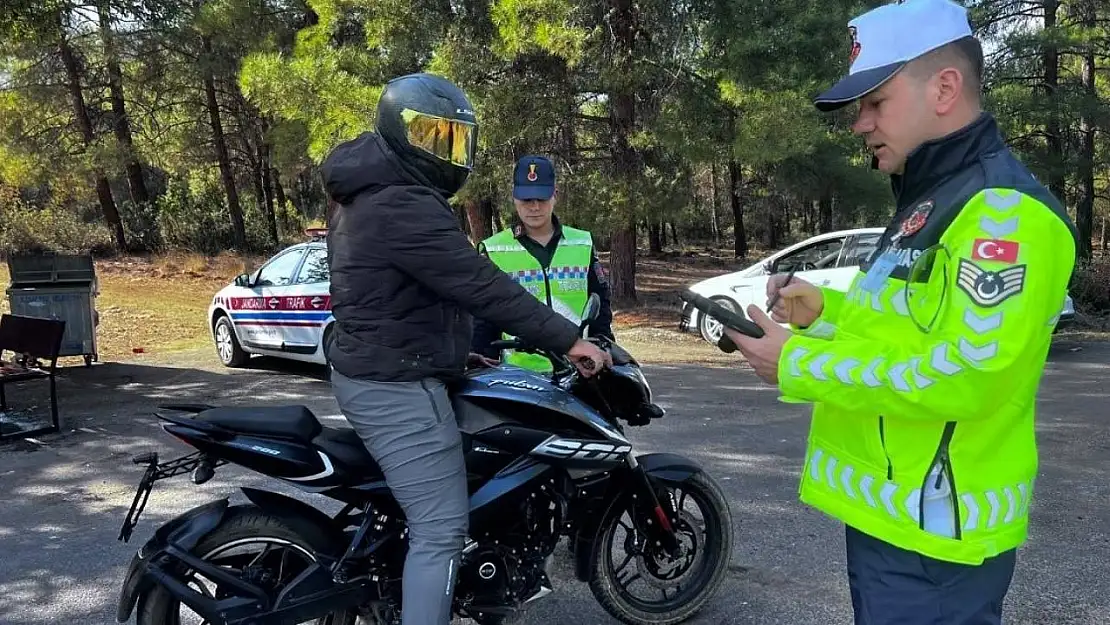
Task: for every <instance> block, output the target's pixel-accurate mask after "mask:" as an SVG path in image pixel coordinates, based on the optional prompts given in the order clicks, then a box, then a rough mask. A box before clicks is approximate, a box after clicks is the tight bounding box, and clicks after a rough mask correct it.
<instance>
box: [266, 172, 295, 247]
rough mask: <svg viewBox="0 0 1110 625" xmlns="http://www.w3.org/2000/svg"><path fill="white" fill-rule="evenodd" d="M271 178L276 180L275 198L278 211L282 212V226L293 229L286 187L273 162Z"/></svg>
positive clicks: (287, 230)
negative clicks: (287, 207) (286, 201)
mask: <svg viewBox="0 0 1110 625" xmlns="http://www.w3.org/2000/svg"><path fill="white" fill-rule="evenodd" d="M270 180H273V181H274V199H276V200H277V206H276V209H277V212H278V213H280V214H281V228H282V230H284V231H285V232H289V231H291V230H292V229H293V222H291V221H289V212H288V211H287V210H286V206H285V188H284V187H282V186H281V176H280V175H278V170H277V168H276V167H274V166H273V164H272V163H271V166H270Z"/></svg>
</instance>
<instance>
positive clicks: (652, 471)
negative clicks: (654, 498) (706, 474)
mask: <svg viewBox="0 0 1110 625" xmlns="http://www.w3.org/2000/svg"><path fill="white" fill-rule="evenodd" d="M636 462H637V463H639V465H640V466H641V467H643V468H644V472H645V473H647V474H648V477H650V478H651V479H653V480H658V481H660V482H665V483H668V484H681V483H683V482H685V481H686V480H688V479H690V478H691V477H693V476H694V475H695V474H698V473H701V472H702V471H703V469H702V468H701V465H699V464H698V463H696V462H694V461H693V460H691V459H689V458H687V457H685V456H680V455H678V454H668V453H658V454H645V455H643V456H637V457H636Z"/></svg>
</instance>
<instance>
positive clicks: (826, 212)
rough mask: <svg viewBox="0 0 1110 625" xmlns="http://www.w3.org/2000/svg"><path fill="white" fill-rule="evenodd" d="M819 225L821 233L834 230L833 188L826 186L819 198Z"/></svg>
mask: <svg viewBox="0 0 1110 625" xmlns="http://www.w3.org/2000/svg"><path fill="white" fill-rule="evenodd" d="M817 221H818V224H817V227H818V232H819V233H820V234H824V233H826V232H832V229H833V196H832V189H831V188H829V187H825V189H824V190H823V191H821V197H820V198H819V199H818V200H817Z"/></svg>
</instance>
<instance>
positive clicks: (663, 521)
mask: <svg viewBox="0 0 1110 625" xmlns="http://www.w3.org/2000/svg"><path fill="white" fill-rule="evenodd" d="M596 310H597V301H596V299H594V300H591V302H590V305H589V306H588V311H589V313H588V314H587V315H586V321H585V322H583V326H582V327H583V329H584V328H585V327H586V324H587V323H588V322H589V320H590V319H591V318H592V316H593V314H596ZM591 340H594V341H595V342H596V343H597V344H598V345H599V346H601V347H602V348H603V349H606V350H608V352H609V353H610V354H611V355H612V357H613V367H612V368H611V369H606V370H605V371H603V372H600V373H598V374H597V375H595V376H591V377H589V378H586V377H584V376H581V375H579V373H578V371H577V370H576V369H575V367H574V366H573V364H572V363H571V362H570V361H569V360H568V359H566V358H565V357H563V356H559V355H555V354H551V353H546V352H541V351H539V350H535V349H532V348H530V347H529V346H528V345H525V344H523V343H522V342H521V341H519V340H514V341H502V342H500V344H499V347H501V348H509V349H518V350H523V351H528V352H530V353H543V354H544V355H546V356H547V357H548V358H549V359H550V360H551V362H552V365H553V367H554V371H553V373H552V374H551V375H550V376H545V375H538V374H535V373H533V372H530V371H526V370H523V369H520V368H516V367H509V366H500V367H496V368H487V369H481V370H472V371H468V372H467V374H466V379H465V381H463V382H461V383H460V384H458V385H457V387H455V388H452V392H451V396H452V403H453V405H454V409H455V413H456V418H457V420H458V424H459V428H460V430H461V432H462V433H463V440H464V446H465V451H466V470H467V478H468V483H469V491H470V506H471V507H470V537H469V538H468V539H467V541H466V545H465V548H464V552H463V557H462V561H461V565H460V569H459V575H458V580H457V583H456V586H455V593H454V606H453V610H454V612H455V614H456V615H457V616H460V617H465V618H472V619H474V620H475V621H476V622H477V623H479V624H481V625H489V624H498V623H503V622H506V620H507V619H508V618H510V617H513V616H515V615H518V614H519V613H520V612H521V611H522V610H523V609H524V608H525V607H526V604H529V603H530V602H532V601H534V600H536V599H538V598H540V597H542V596H544V595H546V594H548V593H550V592H551V590H552V584H551V582H550V580H549V578H548V567H549V564H550V562H551V559H552V554H553V552H554V551H555V549H556V548H557V546H558V543H559V541H560V539H561V538H562V537H563V536H567V537H569V541H568V544H569V548H570V554H571V558H572V559H573V561H574V569H575V574H576V577H577V578H578V580H579V581H582V582H588V583H589V585H590V590H591V591H592V592H593V595H594V597H595V598H596V599H597V601H598V602H600V603H601V605H602V606H603V607H604V609H605V610H606V611H608V612H609V614H611V615H612V616H613V617H615V618H617V619H619V620H620V621H623V622H624V623H630V624H634V625H649V624H651V625H662V624H671V623H680V622H683V621H685V620H687V619H689V618H690V617H691V616H692V615H694V614H695V613H696V612H698V611H699V610H700V609H701V608H702V606H703V605H704V604H705V602H706V601H708V600H709V599H710V598H711V596H712V595H713V594H714V593H715V592H716V590H717V588H718V587H719V586H720V584H721V582H722V579H723V577H724V575H725V572H726V570H727V567H728V562H729V557H730V554H731V553H732V540H733V539H732V518H731V513H730V511H729V507H728V503H727V501H726V500H725V497H724V495H723V494H722V492H721V489H720V487H719V486H718V485H717V483H716V482H715V481H714V480H713V478H712V477H710V476H709V475H708V474H707V473H706V472H705V471H704V470H703V469H701V468H700V467H699V466H698V465H697V464H696V463H694V462H693V461H691V460H689V459H687V458H684V457H683V456H680V455H677V454H673V453H656V454H645V455H639V456H637V455H633V452H632V444H631V443H630V442H629V440H628V439H627V438H626V437H625V434H624V428H623V427H622V425H621V423H620V421H622V420H623V421H626V422H628V424H630V425H636V426H642V425H647V424H648V423H650V421H651V420H653V419H658V418H660V417H662V416H663V414H664V411H663V410H662V409H661V408H660V407H658V406H657V405H655V404H653V403H652V396H651V389H650V387H649V385H648V382H647V380H646V379H645V378H644V375H643V373H642V372H641V370H640V367H639V365H638V363H637V362H636V360H635V359H634V358H633V357H632V356H631V355H630V354H628V352H627V351H625V350H624V349H622V348H621V347H620V346H619V345H617V344H615V343H612V342H610V341H608V340H605V339H603V338H593V339H591ZM162 408H163V409H165V410H171V411H173V412H172V413H166V414H162V413H158V417H159V418H160V419H162V420H164V421H166V422H167V423H165V424H163V426H162V427H163V429H165V430H166V431H167V432H169V433H170V434H172V435H174V436H176V437H177V438H179V439H181V440H182V441H184V442H185V443H187V444H189V445H190V446H192V447H195V448H196V449H197V450H198V451H196V452H195V453H192V454H189V455H186V456H183V457H180V458H177V459H175V460H171V461H168V462H165V463H161V464H160V463H159V462H158V456H157V454H155V453H148V454H143V455H141V456H138V457H136V458H134V459H133V462H135V463H136V464H146V465H147V469H146V473H145V475H144V476H143V479H142V481H141V482H140V484H139V487H138V489H137V492H136V494H135V499H134V501H133V503H132V505H131V509H130V510H129V511H128V514H127V517H126V519H125V520H124V522H123V526H122V528H121V530H120V536H119V539H120V540H123V541H125V542H126V541H128V540H130V537H131V534H132V531H133V529H134V527H135V525H136V523H137V521H138V517H139V515H140V514H141V513H142V510H143V508H144V507H145V505H146V501H147V498H148V497H149V495H150V492H151V489H152V487H153V485H154V482H155V481H157V480H160V479H163V478H168V477H171V476H175V475H180V474H182V473H188V472H191V473H192V480H193V482H194V483H195V484H203V483H204V482H206V481H207V480H209V479H211V478H212V476H213V473H214V470H215V469H216V468H217V467H219V466H221V465H224V464H226V463H234V464H237V465H239V466H242V467H246V468H247V469H250V470H252V471H256V472H258V473H261V474H263V475H266V476H268V477H272V478H275V479H278V480H282V481H283V482H285V483H286V484H289V485H292V486H295V487H297V488H299V489H301V490H303V491H306V492H309V493H314V494H318V495H323V496H325V497H328V498H330V499H332V500H336V501H338V502H340V503H342V504H343V507H342V509H341V510H339V511H338V512H337V513H335V514H334V515H328V514H326V513H325V512H323V511H321V510H320V509H317V508H315V507H313V506H311V505H309V504H307V503H304V502H302V501H300V500H298V499H294V498H291V497H288V496H286V495H283V494H279V493H275V492H270V491H266V490H260V489H255V488H242V489H241V490H242V492H243V494H244V495H245V496H246V498H247V500H249V502H250V503H249V504H243V505H231V504H230V503H229V501H228V499H227V498H226V497H225V498H222V499H219V500H217V501H213V502H210V503H208V504H205V505H202V506H199V507H196V508H194V509H192V510H190V511H188V512H186V513H185V514H182V515H181V516H179V517H177V518H175V519H173V520H171V521H169V522H167V523H165V524H164V525H162V526H161V527H160V528H158V529H157V530H156V531H155V532H154V535H153V536H152V537H151V538H150V539H149V540H148V541H147V542H146V544H145V545H143V546H142V547H141V548H140V549H139V550H138V552H137V553H136V554H135V556H134V557H133V558H132V560H131V565H130V568H129V570H128V571H127V575H126V577H125V579H124V582H123V586H122V589H121V591H120V598H119V608H118V613H117V618H118V620H119V621H120V622H121V623H122V622H126V621H127V620H128V619H129V618H130V616H131V613H132V612H133V611H137V619H136V622H137V625H177V624H178V623H182V622H184V621H182V620H181V619H180V616H179V613H178V612H179V610H180V608H181V607H182V606H186V607H187V608H188V609H190V610H192V611H193V612H195V613H197V614H199V615H200V619H203V622H204V623H212V624H216V623H220V624H227V625H233V624H234V625H248V624H258V625H261V624H266V625H276V624H279V623H281V624H285V623H288V624H293V623H303V622H316V623H323V624H329V625H353V624H354V623H355V622H356V620H357V619H360V618H361V619H362V620H360V621H359V622H360V623H370V624H372V625H396V624H399V623H400V606H401V573H402V568H403V564H404V560H405V554H406V549H407V530H406V526H405V518H404V514H403V512H402V511H401V509H400V508H399V506H398V505H397V503H396V501H395V500H394V499H393V497H392V496H391V495H390V491H389V488H388V487H387V486H386V483H385V480H384V478H383V477H382V473H381V470H380V469H379V468H378V467H377V465H376V464H375V462H374V460H373V459H372V458H371V457H370V455H369V453H368V452H367V451H366V448H365V447H364V446H363V444H362V441H361V440H360V439H359V437H358V435H357V434H355V432H354V430H352V429H350V428H332V427H325V426H322V425H321V424H320V422H319V421H318V420H317V418H316V417H315V416H314V415H313V414H312V412H310V411H309V410H308V408H306V407H304V406H277V407H257V406H256V407H247V408H226V407H213V406H207V405H174V406H163V407H162ZM688 499H689V500H691V501H692V503H693V504H694V506H693V508H694V510H688V509H687V505H688V504H689V503H690V502H688V501H687V500H688ZM697 513H700V515H699V514H697ZM697 516H700V517H701V519H700V522H701V524H703V526H702V527H699V522H698V521H699V519H698V518H697ZM614 548H620V550H621V551H623V554H614V553H613V551H614ZM636 582H640V584H639V586H641V587H643V588H644V592H643V594H644V595H645V596H640V593H639V592H638V591H636V592H634V591H633V590H632V587H634V586H636V585H637V584H636ZM200 619H198V622H199V621H200Z"/></svg>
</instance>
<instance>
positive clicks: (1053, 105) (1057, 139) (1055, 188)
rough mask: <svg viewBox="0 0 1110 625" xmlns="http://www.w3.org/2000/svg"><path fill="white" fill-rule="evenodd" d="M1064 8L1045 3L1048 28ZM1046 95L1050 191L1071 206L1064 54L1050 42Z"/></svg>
mask: <svg viewBox="0 0 1110 625" xmlns="http://www.w3.org/2000/svg"><path fill="white" fill-rule="evenodd" d="M1059 8H1060V2H1059V0H1045V2H1044V28H1045V30H1046V31H1051V30H1052V29H1055V28H1056V12H1057V10H1058V9H1059ZM1043 56H1044V58H1043V62H1044V92H1045V98H1046V99H1047V100H1048V101H1049V114H1048V115H1049V117H1048V123H1047V124H1045V135H1046V142H1047V145H1048V157H1049V164H1050V174H1049V176H1048V188H1049V190H1050V191H1052V194H1053V195H1055V196H1056V199H1058V200H1060V203H1062V204H1064V205H1065V206H1066V205H1067V188H1066V186H1065V185H1066V182H1067V177H1066V176H1065V174H1064V138H1063V133H1062V131H1061V129H1060V103H1059V98H1058V95H1057V92H1056V90H1057V88H1058V87H1059V84H1060V53H1059V50H1058V48H1057V46H1056V44H1054V43H1051V42H1048V43H1045V45H1044V54H1043Z"/></svg>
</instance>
